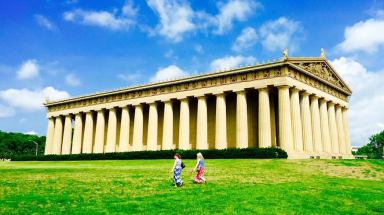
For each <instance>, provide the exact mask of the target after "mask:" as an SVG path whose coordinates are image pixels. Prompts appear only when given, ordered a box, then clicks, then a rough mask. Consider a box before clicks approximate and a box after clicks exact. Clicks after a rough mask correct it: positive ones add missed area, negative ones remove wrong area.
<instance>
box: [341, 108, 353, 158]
mask: <svg viewBox="0 0 384 215" xmlns="http://www.w3.org/2000/svg"><path fill="white" fill-rule="evenodd" d="M342 112H343V123H344V135H345V139H344V140H345V152H346V155H348V156H351V155H352V151H351V139H350V136H349V122H348V109H347V108H343V111H342Z"/></svg>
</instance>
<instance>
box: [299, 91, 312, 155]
mask: <svg viewBox="0 0 384 215" xmlns="http://www.w3.org/2000/svg"><path fill="white" fill-rule="evenodd" d="M300 110H301V122H302V124H303V146H304V152H308V153H312V152H313V143H312V125H311V123H312V119H311V109H310V108H309V93H307V92H303V93H302V99H301V102H300Z"/></svg>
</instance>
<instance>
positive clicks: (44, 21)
mask: <svg viewBox="0 0 384 215" xmlns="http://www.w3.org/2000/svg"><path fill="white" fill-rule="evenodd" d="M35 20H36V22H37V24H38V25H40V26H41V27H43V28H45V29H47V30H50V31H54V30H56V28H57V27H56V25H55V24H54V23H53V22H51V21H50V20H49V19H48V18H47V17H45V16H43V15H39V14H36V15H35Z"/></svg>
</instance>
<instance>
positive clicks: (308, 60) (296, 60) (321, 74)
mask: <svg viewBox="0 0 384 215" xmlns="http://www.w3.org/2000/svg"><path fill="white" fill-rule="evenodd" d="M285 65H288V66H290V67H291V68H294V69H296V70H299V71H301V72H304V73H306V74H308V75H310V76H312V77H314V78H317V79H319V80H320V81H322V82H324V83H326V84H328V85H330V86H332V87H334V88H336V89H338V90H340V91H342V92H344V93H345V94H347V95H348V96H349V95H351V94H352V90H351V89H350V87H349V86H348V85H347V84H346V83H345V81H344V80H343V79H342V78H341V77H340V75H339V74H338V73H337V72H336V70H335V69H334V68H333V67H332V65H331V64H330V63H329V61H328V60H326V59H325V56H324V55H323V53H322V55H321V56H320V57H288V56H287V55H285V54H284V55H283V58H281V59H280V60H278V61H276V60H273V61H268V62H267V63H264V62H262V63H257V64H256V65H251V66H241V67H238V68H230V69H227V70H219V71H214V72H207V73H201V74H197V75H192V76H188V77H182V78H177V79H172V80H163V81H160V82H153V83H146V84H142V85H136V86H130V87H124V88H120V89H114V90H110V91H104V92H96V93H93V94H88V95H82V96H77V97H72V98H68V99H63V100H59V101H46V102H45V106H47V107H48V106H52V105H56V104H62V103H67V102H74V101H80V100H84V99H90V98H97V97H100V96H106V95H114V94H119V93H125V92H131V91H137V90H144V89H150V88H155V87H160V86H167V85H172V84H178V83H184V82H189V81H195V80H202V79H206V78H212V77H218V76H224V75H229V74H235V73H241V72H247V71H253V70H262V69H268V68H273V67H281V66H285Z"/></svg>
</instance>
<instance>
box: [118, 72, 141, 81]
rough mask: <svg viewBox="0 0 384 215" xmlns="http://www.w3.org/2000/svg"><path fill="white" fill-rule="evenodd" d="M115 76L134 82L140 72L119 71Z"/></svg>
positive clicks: (139, 75)
mask: <svg viewBox="0 0 384 215" xmlns="http://www.w3.org/2000/svg"><path fill="white" fill-rule="evenodd" d="M117 77H118V78H120V79H121V80H124V81H128V82H136V81H137V80H138V79H139V78H140V77H141V73H139V72H136V73H129V74H122V73H121V74H118V75H117Z"/></svg>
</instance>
